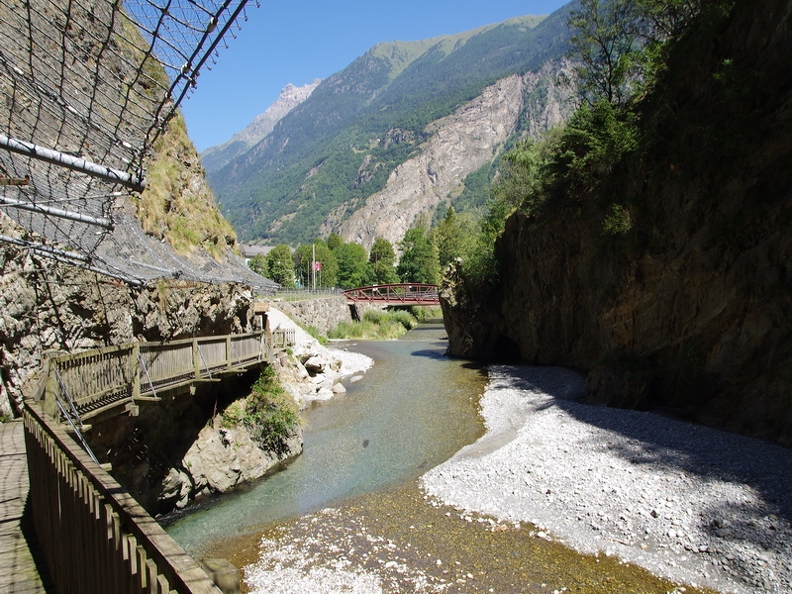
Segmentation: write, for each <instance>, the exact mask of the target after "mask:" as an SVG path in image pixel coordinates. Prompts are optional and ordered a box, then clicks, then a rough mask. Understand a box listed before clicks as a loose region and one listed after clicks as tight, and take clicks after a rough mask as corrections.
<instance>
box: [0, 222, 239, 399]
mask: <svg viewBox="0 0 792 594" xmlns="http://www.w3.org/2000/svg"><path fill="white" fill-rule="evenodd" d="M0 231H2V232H3V234H4V235H10V236H14V235H15V234H20V233H22V232H21V230H20V229H19V228H18V227H16V225H15V224H13V223H12V222H11V221H10V220H9V219H8V218H6V217H5V216H4V215H0ZM0 269H2V270H3V278H2V281H3V286H2V291H0V365H1V366H2V382H0V391H1V392H2V397H1V398H0V410H2V411H3V413H4V414H8V415H13V414H15V413H16V412H18V410H19V409H20V407H21V403H22V398H23V397H24V396H26V395H32V394H33V393H35V388H36V385H37V382H38V374H39V370H40V368H41V360H42V357H43V356H44V355H45V354H46V353H47V352H49V351H66V352H73V351H79V350H85V349H90V348H97V347H101V346H108V345H114V344H123V343H126V342H131V341H133V340H149V341H158V340H171V339H177V338H187V337H191V336H205V335H210V334H214V333H217V334H225V333H230V332H244V331H249V330H251V329H252V318H253V313H252V309H251V304H252V299H253V295H252V292H251V291H250V289H248V288H246V287H243V286H240V285H233V284H225V285H198V284H194V283H174V282H165V281H163V282H161V283H159V284H158V285H154V286H148V287H143V288H133V287H130V286H127V285H124V284H122V283H119V282H117V281H114V280H113V279H110V278H107V277H102V276H100V275H97V274H95V273H92V272H88V271H84V270H81V269H77V268H74V267H72V266H68V265H64V264H57V263H54V262H53V261H52V260H49V259H46V258H40V257H36V256H33V255H31V254H29V253H28V252H27V251H26V250H23V249H18V248H15V247H14V246H10V245H8V244H2V245H0Z"/></svg>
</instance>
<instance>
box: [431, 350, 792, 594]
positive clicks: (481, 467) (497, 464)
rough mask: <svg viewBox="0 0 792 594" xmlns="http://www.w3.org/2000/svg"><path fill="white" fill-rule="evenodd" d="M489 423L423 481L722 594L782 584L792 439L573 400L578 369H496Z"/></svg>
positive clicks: (443, 494)
mask: <svg viewBox="0 0 792 594" xmlns="http://www.w3.org/2000/svg"><path fill="white" fill-rule="evenodd" d="M489 378H490V380H489V385H488V388H487V391H486V393H485V394H484V396H483V397H482V400H481V408H482V415H483V416H484V419H485V423H486V428H487V432H486V434H485V435H484V436H483V437H482V438H481V439H479V440H478V441H476V442H475V443H473V444H471V445H469V446H467V447H465V448H463V449H462V450H460V451H459V452H458V453H457V454H456V455H455V456H454V457H452V458H451V459H450V460H448V461H447V462H445V463H444V464H441V465H440V466H438V467H436V468H434V469H432V470H430V471H429V472H428V473H427V474H426V475H424V476H423V478H422V487H423V489H424V490H425V491H426V493H427V494H429V495H430V496H431V497H434V498H436V499H437V500H438V501H440V502H442V503H444V504H448V505H452V506H454V507H456V508H458V509H462V510H466V511H468V512H474V513H479V514H484V515H488V516H491V517H494V518H497V519H498V520H499V521H505V522H512V523H515V524H519V523H523V522H530V523H531V524H533V525H534V526H536V529H537V531H538V535H539V536H540V537H542V538H547V539H550V540H557V541H559V542H561V543H563V544H566V545H568V546H570V547H572V548H574V549H575V550H578V551H580V552H583V553H592V554H604V555H606V556H617V557H619V558H620V559H622V560H624V561H626V562H629V563H633V564H636V565H639V566H641V567H644V568H646V569H648V570H649V571H651V572H652V573H654V574H656V575H659V576H661V577H665V578H668V579H671V580H673V581H676V582H682V583H687V584H690V585H693V586H705V587H710V588H713V589H716V590H718V591H722V592H734V593H759V592H762V593H778V594H780V593H783V592H787V593H788V592H792V561H790V560H792V523H791V520H792V488H791V487H792V450H790V449H788V448H784V447H781V446H778V445H774V444H771V443H767V442H765V441H762V440H758V439H752V438H748V437H744V436H740V435H735V434H731V433H726V432H723V431H719V430H716V429H711V428H707V427H703V426H700V425H694V424H690V423H686V422H681V421H678V420H673V419H670V418H666V417H663V416H660V415H656V414H652V413H646V412H638V411H629V410H619V409H612V408H604V407H594V406H590V405H585V404H581V403H580V402H579V399H580V397H581V396H582V394H583V389H584V378H583V377H582V376H581V375H580V374H578V373H577V372H575V371H572V370H567V369H561V368H553V367H528V366H503V365H499V366H492V367H491V368H490V369H489Z"/></svg>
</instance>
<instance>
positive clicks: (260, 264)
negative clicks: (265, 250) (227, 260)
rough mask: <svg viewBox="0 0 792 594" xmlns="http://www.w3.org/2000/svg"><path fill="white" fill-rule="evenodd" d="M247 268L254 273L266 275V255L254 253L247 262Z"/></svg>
mask: <svg viewBox="0 0 792 594" xmlns="http://www.w3.org/2000/svg"><path fill="white" fill-rule="evenodd" d="M248 268H250V269H251V270H252V271H253V272H255V273H256V274H260V275H261V276H263V277H266V276H267V258H266V256H264V254H256V255H255V256H253V257H252V258H251V259H250V261H249V262H248Z"/></svg>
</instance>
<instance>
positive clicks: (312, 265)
mask: <svg viewBox="0 0 792 594" xmlns="http://www.w3.org/2000/svg"><path fill="white" fill-rule="evenodd" d="M311 247H312V248H313V252H312V255H311V271H312V272H313V288H314V291H316V244H315V243H312V244H311Z"/></svg>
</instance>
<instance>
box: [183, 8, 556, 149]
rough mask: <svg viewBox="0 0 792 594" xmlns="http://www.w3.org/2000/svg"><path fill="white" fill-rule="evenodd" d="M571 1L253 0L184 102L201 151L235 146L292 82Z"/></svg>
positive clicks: (303, 81)
mask: <svg viewBox="0 0 792 594" xmlns="http://www.w3.org/2000/svg"><path fill="white" fill-rule="evenodd" d="M566 1H567V0H522V1H517V0H454V1H451V0H399V1H398V2H377V1H376V0H368V1H363V0H337V1H336V2H323V1H319V0H290V1H288V2H275V1H270V0H261V5H260V7H259V8H256V7H255V0H249V8H248V9H247V17H248V20H247V22H242V23H241V25H242V29H241V31H236V39H233V38H231V37H229V41H228V45H229V47H228V49H224V48H223V47H222V45H221V51H220V57H219V59H218V60H217V64H216V65H214V66H213V67H212V70H211V71H208V70H206V69H204V70H203V71H202V72H201V74H200V77H199V78H198V86H197V88H196V89H195V91H194V92H193V94H192V95H191V96H190V97H189V98H188V99H186V101H184V102H183V103H182V112H183V113H184V116H185V118H186V120H187V128H188V131H189V134H190V138H191V139H192V141H193V142H194V143H195V145H196V147H197V148H198V150H199V151H202V150H204V149H207V148H209V147H210V146H214V145H217V144H221V143H223V142H225V141H226V140H228V139H229V138H230V137H231V136H232V135H233V134H234V133H236V132H238V131H240V130H242V129H243V128H244V127H245V126H247V125H248V124H249V123H250V122H251V121H252V120H253V118H254V117H256V116H257V115H258V114H260V113H262V112H263V111H264V110H265V109H266V108H267V107H268V106H269V105H270V104H271V103H272V102H273V101H275V99H277V98H278V94H279V93H280V90H281V89H282V88H283V87H284V86H286V84H288V83H292V84H295V85H297V86H302V85H304V84H307V83H309V82H311V81H312V80H313V79H314V78H327V77H328V76H330V75H331V74H333V73H335V72H338V71H339V70H343V69H344V68H345V67H346V66H347V65H348V64H349V63H350V62H352V61H353V60H354V59H355V58H357V57H358V56H361V55H363V54H364V53H365V52H366V50H368V49H369V48H370V47H371V46H373V45H375V44H376V43H380V42H382V41H397V40H398V41H414V40H418V39H427V38H430V37H436V36H438V35H446V34H453V33H460V32H462V31H468V30H470V29H475V28H476V27H481V26H483V25H489V24H492V23H499V22H502V21H505V20H506V19H509V18H511V17H515V16H523V15H528V14H550V13H551V12H553V11H554V10H556V9H557V8H559V7H561V6H562V5H564V4H566Z"/></svg>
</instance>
